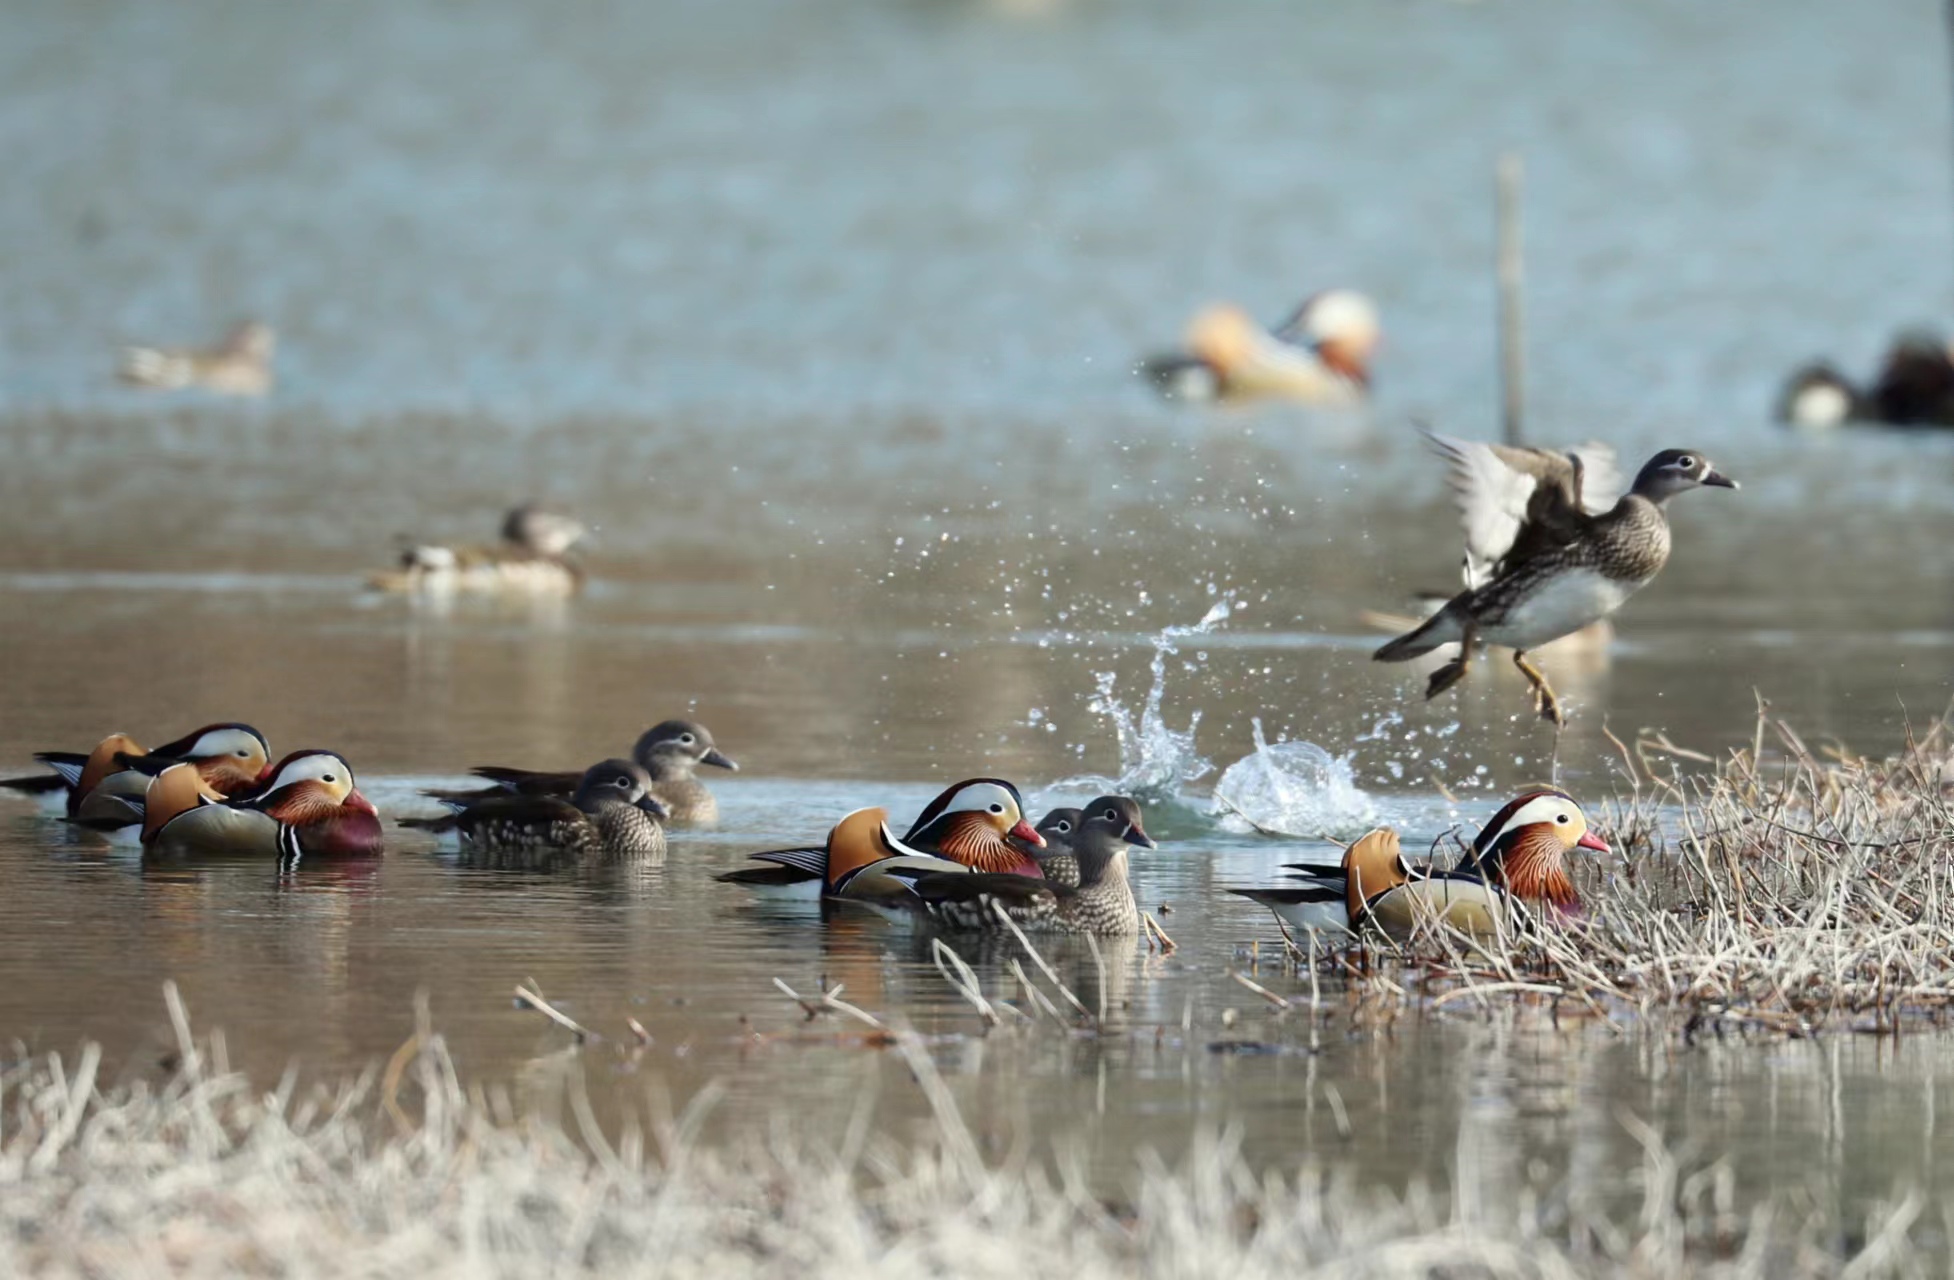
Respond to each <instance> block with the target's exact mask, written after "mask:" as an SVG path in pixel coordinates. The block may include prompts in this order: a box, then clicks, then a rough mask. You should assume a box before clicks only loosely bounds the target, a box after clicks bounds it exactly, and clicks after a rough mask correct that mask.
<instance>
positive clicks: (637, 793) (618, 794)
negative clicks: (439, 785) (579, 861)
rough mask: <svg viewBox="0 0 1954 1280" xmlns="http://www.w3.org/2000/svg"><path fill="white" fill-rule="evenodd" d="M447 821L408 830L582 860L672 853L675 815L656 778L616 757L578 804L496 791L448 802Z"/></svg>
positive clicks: (584, 788) (593, 770)
mask: <svg viewBox="0 0 1954 1280" xmlns="http://www.w3.org/2000/svg"><path fill="white" fill-rule="evenodd" d="M446 803H448V804H449V806H450V807H451V808H452V809H453V812H451V813H449V814H448V815H447V816H445V817H441V818H403V819H401V823H400V825H401V826H403V827H411V828H417V829H420V830H424V831H433V832H436V833H445V832H453V833H455V835H456V836H457V837H458V838H459V839H460V841H461V845H462V847H463V848H464V849H469V850H474V851H478V852H482V853H529V852H539V851H559V852H563V853H568V854H573V855H576V856H578V857H582V858H594V857H598V856H602V855H610V856H638V857H642V856H648V855H653V854H660V853H663V852H665V828H664V826H663V825H662V820H663V819H664V818H665V817H666V816H667V812H668V811H667V810H666V808H665V806H664V804H662V803H661V802H660V801H659V800H658V798H657V796H655V795H653V794H652V789H651V776H650V775H649V774H648V773H646V772H645V770H644V769H643V768H642V767H641V766H639V765H638V764H637V763H636V762H635V761H631V760H621V759H612V760H605V761H603V762H602V763H599V764H595V765H592V766H591V767H590V768H589V769H587V770H585V771H584V773H583V774H582V776H581V777H580V779H579V780H578V783H577V788H576V791H575V792H574V793H573V795H572V797H571V799H569V800H565V799H563V798H562V797H560V796H552V795H518V794H515V793H512V792H507V791H494V792H491V793H490V794H489V795H487V796H485V797H483V798H480V799H475V800H470V801H448V802H446Z"/></svg>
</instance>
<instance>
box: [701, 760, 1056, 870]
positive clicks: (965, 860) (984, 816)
mask: <svg viewBox="0 0 1954 1280" xmlns="http://www.w3.org/2000/svg"><path fill="white" fill-rule="evenodd" d="M858 812H861V811H858ZM875 812H877V813H881V814H883V818H884V819H886V817H887V816H888V815H887V813H886V812H885V811H883V810H880V809H878V810H876V811H875ZM854 816H856V815H854V814H851V815H850V817H854ZM880 820H881V819H878V821H880ZM843 821H844V823H845V822H846V819H844V820H843ZM841 830H842V827H841V826H837V827H836V828H835V830H834V831H833V832H830V833H829V835H828V844H826V845H823V846H820V847H818V848H816V847H806V848H799V849H774V850H770V851H768V852H766V853H756V854H754V855H753V858H754V861H756V862H764V863H769V864H771V865H769V866H764V867H749V868H743V869H741V870H738V871H728V872H726V873H725V874H723V875H721V876H719V877H718V879H719V880H721V881H724V882H725V883H727V884H743V885H746V886H748V887H750V888H756V889H787V890H798V889H811V888H815V887H817V886H818V887H820V889H821V892H823V893H824V894H828V895H830V896H832V895H834V894H835V892H836V889H835V886H836V885H837V884H838V883H840V882H842V881H843V880H844V879H845V878H847V877H849V876H850V875H851V874H852V873H853V872H854V871H855V870H856V869H857V866H858V864H857V862H856V860H855V857H854V856H851V858H850V859H849V860H847V861H846V862H845V863H843V864H842V865H839V866H838V865H837V864H836V862H835V859H834V854H833V848H834V839H835V834H836V833H838V832H840V831H841ZM888 845H889V847H888V848H886V849H881V851H880V854H888V853H890V852H892V851H893V852H894V853H897V854H900V855H901V856H904V857H909V856H923V857H929V858H932V859H933V860H934V862H933V863H932V866H933V867H934V869H936V870H943V869H944V868H943V867H941V866H936V865H935V864H936V863H943V862H948V863H951V864H954V866H955V867H956V868H957V869H962V870H975V871H996V872H1014V873H1016V874H1018V875H1025V876H1032V877H1039V876H1042V875H1043V872H1041V871H1040V870H1039V868H1038V862H1037V860H1036V858H1034V857H1033V856H1032V853H1031V851H1032V850H1034V849H1043V848H1044V847H1045V837H1043V836H1041V835H1039V834H1038V832H1037V831H1035V830H1033V829H1032V826H1031V824H1030V823H1029V822H1026V821H1025V817H1024V801H1023V799H1022V798H1021V797H1020V796H1019V794H1018V789H1017V788H1016V787H1015V786H1012V785H1011V784H1010V783H1008V782H1005V781H1003V780H1002V779H1000V778H973V779H970V780H969V781H966V782H959V783H957V784H956V785H955V786H953V787H951V788H949V789H948V790H946V791H944V792H943V794H941V795H939V796H937V797H936V799H934V800H932V801H930V803H929V805H928V807H927V808H925V809H924V810H923V812H922V813H921V815H919V816H918V817H917V819H916V821H915V822H914V823H913V824H912V825H911V826H910V828H909V830H908V832H907V833H906V834H905V835H904V836H903V837H902V840H901V841H900V843H899V844H898V843H897V842H895V841H893V840H891V841H889V842H888ZM867 848H868V846H867V845H865V844H861V843H859V842H858V843H857V844H855V845H853V846H851V853H852V855H860V854H861V853H862V852H863V851H864V850H866V849H867ZM878 848H880V846H878ZM880 854H878V856H880ZM877 883H878V884H879V880H878V881H877ZM903 892H904V893H908V892H909V889H908V886H907V885H904V886H903ZM844 896H846V895H844Z"/></svg>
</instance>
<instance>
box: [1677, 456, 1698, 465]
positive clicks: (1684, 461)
mask: <svg viewBox="0 0 1954 1280" xmlns="http://www.w3.org/2000/svg"><path fill="white" fill-rule="evenodd" d="M1676 465H1677V466H1679V467H1693V466H1695V465H1696V459H1694V458H1692V457H1690V456H1689V455H1688V454H1684V455H1683V456H1682V457H1680V458H1678V459H1676Z"/></svg>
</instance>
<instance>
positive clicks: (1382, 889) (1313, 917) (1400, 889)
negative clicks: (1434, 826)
mask: <svg viewBox="0 0 1954 1280" xmlns="http://www.w3.org/2000/svg"><path fill="white" fill-rule="evenodd" d="M1577 848H1578V849H1592V850H1594V851H1596V852H1599V853H1607V852H1609V848H1608V846H1607V844H1605V843H1604V842H1603V841H1602V840H1601V839H1600V837H1598V836H1596V835H1595V834H1594V833H1593V832H1592V831H1591V830H1589V828H1588V819H1587V815H1586V814H1585V813H1583V812H1582V811H1581V806H1580V805H1579V804H1577V803H1576V802H1575V800H1574V798H1573V797H1572V796H1570V795H1568V794H1567V793H1566V792H1564V791H1560V790H1557V789H1555V788H1552V787H1540V788H1536V789H1534V790H1532V791H1528V792H1527V793H1525V794H1524V795H1521V796H1519V797H1517V798H1516V799H1514V800H1511V801H1509V802H1508V803H1507V804H1506V805H1505V806H1504V807H1502V808H1501V809H1500V811H1499V812H1498V813H1496V814H1494V815H1493V816H1492V819H1491V820H1490V821H1488V822H1487V823H1486V825H1485V826H1484V827H1482V828H1481V829H1480V832H1479V834H1478V836H1477V837H1476V838H1474V840H1473V842H1472V848H1471V849H1470V850H1468V851H1467V852H1466V853H1465V855H1464V856H1463V857H1461V858H1460V859H1459V863H1458V865H1457V866H1455V867H1453V868H1452V869H1451V870H1449V871H1439V870H1434V869H1430V868H1416V869H1414V868H1413V867H1412V866H1411V864H1410V863H1409V862H1407V861H1406V860H1405V856H1404V850H1403V848H1402V846H1401V845H1400V843H1399V840H1398V833H1397V832H1396V831H1393V830H1391V829H1390V828H1389V827H1383V828H1380V829H1378V830H1376V831H1373V832H1371V833H1370V834H1368V835H1366V836H1364V837H1363V838H1362V839H1360V840H1358V841H1357V842H1356V843H1354V844H1352V845H1351V846H1350V847H1349V848H1348V849H1346V850H1345V851H1344V855H1343V860H1342V862H1341V863H1339V864H1337V865H1334V866H1331V865H1324V864H1317V863H1306V862H1297V863H1289V864H1287V865H1286V867H1285V869H1286V870H1289V871H1291V872H1293V873H1294V874H1292V875H1291V876H1290V877H1289V880H1290V881H1291V882H1292V883H1288V884H1283V885H1279V886H1276V887H1274V888H1268V889H1230V890H1229V892H1230V893H1233V894H1236V895H1238V896H1240V897H1244V898H1247V899H1249V900H1250V901H1252V902H1259V903H1261V904H1262V905H1263V906H1265V907H1267V908H1269V910H1271V911H1273V912H1274V913H1275V914H1276V915H1277V916H1278V917H1279V918H1281V919H1282V920H1283V921H1284V922H1285V923H1287V924H1290V925H1293V926H1294V927H1296V928H1298V929H1302V930H1305V931H1307V932H1309V933H1310V934H1312V935H1318V934H1320V935H1327V936H1346V935H1353V934H1357V933H1360V932H1362V931H1363V930H1364V929H1366V928H1370V929H1377V930H1380V931H1382V932H1384V933H1386V934H1388V935H1391V936H1394V937H1402V936H1403V935H1405V934H1407V933H1409V932H1410V931H1411V930H1413V929H1414V928H1416V927H1417V926H1419V925H1420V924H1424V923H1428V922H1434V921H1436V922H1442V923H1444V924H1446V925H1449V926H1450V927H1452V928H1455V929H1458V930H1460V931H1462V932H1465V933H1470V934H1474V935H1478V936H1487V935H1491V934H1494V933H1497V932H1499V931H1500V929H1501V928H1502V927H1503V926H1504V925H1505V924H1506V920H1507V915H1508V911H1509V904H1510V903H1512V902H1515V901H1517V902H1521V903H1525V904H1527V905H1528V906H1530V907H1534V908H1539V909H1545V910H1549V911H1552V912H1555V913H1558V914H1561V915H1572V914H1575V913H1578V912H1579V911H1580V910H1581V900H1580V895H1579V894H1578V893H1577V892H1576V891H1575V888H1574V882H1573V881H1572V880H1571V879H1569V878H1568V874H1567V854H1568V853H1569V852H1570V851H1572V850H1574V849H1577Z"/></svg>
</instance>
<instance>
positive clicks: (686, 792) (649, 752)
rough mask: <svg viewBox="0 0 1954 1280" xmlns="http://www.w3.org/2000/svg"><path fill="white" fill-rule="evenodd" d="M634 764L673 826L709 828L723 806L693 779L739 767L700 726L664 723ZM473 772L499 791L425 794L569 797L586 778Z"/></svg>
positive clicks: (443, 797) (466, 798)
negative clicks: (701, 772)
mask: <svg viewBox="0 0 1954 1280" xmlns="http://www.w3.org/2000/svg"><path fill="white" fill-rule="evenodd" d="M631 758H632V759H633V760H635V761H636V762H637V763H638V766H639V767H640V768H642V769H643V770H644V771H645V772H646V773H647V774H649V775H650V777H651V794H652V795H654V796H656V797H658V799H659V801H660V803H662V804H663V805H664V806H665V808H666V810H667V811H668V812H669V814H670V818H671V821H673V822H676V823H684V824H687V825H690V826H708V825H710V824H712V823H714V822H717V821H718V820H719V801H718V800H716V799H715V798H714V797H713V794H712V792H711V791H709V790H707V789H706V784H705V783H703V782H700V781H699V779H698V778H697V777H696V776H695V774H696V771H697V769H698V767H699V766H700V765H711V766H712V767H713V768H715V769H726V770H728V771H731V772H734V773H737V772H739V765H738V764H737V763H736V762H735V761H734V760H733V758H732V757H731V756H729V755H727V754H726V753H725V752H723V751H721V750H720V749H719V747H718V745H717V744H715V743H714V742H713V740H712V734H711V733H710V732H709V731H708V730H707V729H706V727H705V726H704V725H702V724H700V723H699V722H698V721H696V720H666V721H664V722H663V723H661V724H656V725H653V726H652V727H651V728H649V729H647V730H645V731H644V733H643V734H641V735H639V737H638V741H637V745H635V746H633V747H632V748H631ZM469 772H470V773H472V774H474V775H475V776H476V777H478V778H481V779H484V780H485V781H488V782H492V783H494V784H495V785H493V786H489V787H477V788H474V789H473V790H465V791H423V792H422V793H421V794H422V795H425V796H427V797H429V798H431V799H434V800H439V801H440V802H441V803H443V804H455V803H462V804H468V803H472V802H474V801H476V800H486V799H488V798H489V797H491V796H497V795H522V796H557V797H568V796H571V795H573V794H575V793H576V790H577V788H578V786H580V785H581V784H582V782H583V777H584V775H582V774H579V773H543V772H539V771H536V770H533V769H508V768H503V767H501V766H498V765H478V766H476V767H475V768H473V769H470V770H469Z"/></svg>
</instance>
